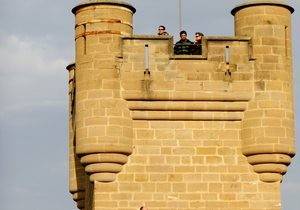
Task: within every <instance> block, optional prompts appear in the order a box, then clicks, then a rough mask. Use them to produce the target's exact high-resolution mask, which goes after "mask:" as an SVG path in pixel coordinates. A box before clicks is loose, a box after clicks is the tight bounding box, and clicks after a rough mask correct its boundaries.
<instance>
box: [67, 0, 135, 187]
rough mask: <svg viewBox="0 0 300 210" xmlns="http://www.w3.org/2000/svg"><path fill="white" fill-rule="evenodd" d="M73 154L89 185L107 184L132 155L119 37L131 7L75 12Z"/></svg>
mask: <svg viewBox="0 0 300 210" xmlns="http://www.w3.org/2000/svg"><path fill="white" fill-rule="evenodd" d="M72 12H73V13H74V14H75V17H76V25H75V41H76V77H75V79H76V100H75V115H76V117H75V126H76V154H77V155H78V156H79V157H80V161H81V163H82V164H83V165H84V166H85V172H86V173H87V174H89V175H90V181H92V182H93V181H99V182H111V181H114V180H115V176H116V173H118V172H120V171H121V169H122V165H123V164H125V163H126V162H127V156H128V155H130V154H131V153H132V138H133V132H132V119H131V116H130V112H129V109H128V108H127V104H126V101H125V100H123V99H122V98H121V94H120V75H119V73H120V72H119V69H118V66H119V64H120V63H119V57H120V55H121V36H122V35H127V36H128V35H131V34H132V31H133V27H132V17H133V14H134V12H135V9H134V7H133V6H131V5H130V4H128V3H125V2H123V1H116V0H94V1H88V3H83V4H80V5H78V6H76V7H75V8H74V9H73V10H72Z"/></svg>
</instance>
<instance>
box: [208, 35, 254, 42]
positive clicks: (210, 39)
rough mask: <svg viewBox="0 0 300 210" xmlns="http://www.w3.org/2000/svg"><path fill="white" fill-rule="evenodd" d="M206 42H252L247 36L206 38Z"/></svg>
mask: <svg viewBox="0 0 300 210" xmlns="http://www.w3.org/2000/svg"><path fill="white" fill-rule="evenodd" d="M204 38H205V40H207V41H221V42H223V41H230V42H232V41H239V42H249V41H251V37H247V36H205V37H204Z"/></svg>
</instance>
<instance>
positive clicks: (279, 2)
mask: <svg viewBox="0 0 300 210" xmlns="http://www.w3.org/2000/svg"><path fill="white" fill-rule="evenodd" d="M258 5H274V6H281V7H285V8H287V9H288V10H290V12H291V13H293V12H294V11H295V10H294V8H293V7H291V6H290V5H288V4H287V2H286V1H285V0H248V1H246V2H245V3H243V4H239V5H237V6H236V7H235V8H233V9H232V10H231V14H232V15H235V14H236V13H237V12H238V11H239V10H241V9H244V8H246V7H251V6H258Z"/></svg>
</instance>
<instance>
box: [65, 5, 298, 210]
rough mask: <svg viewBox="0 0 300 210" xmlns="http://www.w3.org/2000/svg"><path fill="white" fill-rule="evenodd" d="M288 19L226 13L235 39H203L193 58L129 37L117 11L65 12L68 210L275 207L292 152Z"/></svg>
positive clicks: (269, 13) (280, 13)
mask: <svg viewBox="0 0 300 210" xmlns="http://www.w3.org/2000/svg"><path fill="white" fill-rule="evenodd" d="M292 11H293V10H292V8H291V7H289V6H288V5H286V4H284V3H283V2H281V1H268V0H265V1H251V2H248V3H246V4H244V5H241V6H238V7H237V8H235V9H234V10H233V11H232V13H233V14H234V15H235V35H236V36H234V37H224V36H219V37H218V36H213V37H205V39H204V42H203V55H180V56H178V55H174V54H173V38H172V37H171V36H163V37H162V36H156V35H133V34H132V29H133V26H132V16H133V13H134V12H135V9H134V8H133V7H132V6H131V5H129V4H127V3H124V2H122V1H114V0H113V1H111V0H95V1H88V2H85V3H84V4H82V5H80V6H78V7H75V8H74V9H73V12H74V13H75V14H76V26H75V27H76V30H75V31H76V32H75V39H76V64H75V65H70V66H68V70H69V75H70V76H69V80H70V81H69V94H70V106H69V109H70V118H69V119H70V120H69V124H70V126H69V151H70V152H69V155H70V192H71V193H72V194H73V199H74V200H75V201H76V202H77V205H78V208H80V209H82V208H84V209H85V210H104V209H105V210H113V209H118V210H136V209H139V208H140V207H141V206H142V205H146V206H147V207H148V208H149V210H150V209H151V210H170V209H177V210H196V209H201V210H212V209H213V210H228V209H230V210H240V209H243V210H261V209H270V210H271V209H272V210H273V209H277V210H279V209H280V207H278V203H280V181H282V176H283V175H284V174H285V173H286V171H287V168H288V165H289V164H290V163H291V160H292V157H293V156H294V154H295V146H294V110H293V103H294V102H293V92H292V85H291V84H292V69H291V68H292V52H291V48H292V47H291V46H292V43H291V25H290V22H291V21H290V19H291V12H292ZM145 45H148V48H149V66H148V67H147V66H145V54H144V52H145ZM226 47H227V48H229V49H230V59H229V64H228V63H227V62H226V61H225V48H226ZM146 67H147V68H148V69H147V70H146V69H145V68H146Z"/></svg>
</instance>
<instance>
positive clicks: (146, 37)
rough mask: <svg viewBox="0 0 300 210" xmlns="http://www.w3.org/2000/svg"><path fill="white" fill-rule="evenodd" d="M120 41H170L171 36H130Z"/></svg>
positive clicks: (123, 37)
mask: <svg viewBox="0 0 300 210" xmlns="http://www.w3.org/2000/svg"><path fill="white" fill-rule="evenodd" d="M121 38H122V39H140V40H171V39H173V36H158V35H145V34H141V35H132V36H122V37H121Z"/></svg>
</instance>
